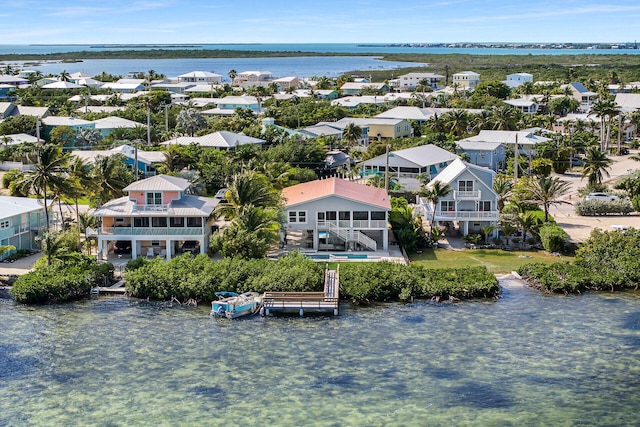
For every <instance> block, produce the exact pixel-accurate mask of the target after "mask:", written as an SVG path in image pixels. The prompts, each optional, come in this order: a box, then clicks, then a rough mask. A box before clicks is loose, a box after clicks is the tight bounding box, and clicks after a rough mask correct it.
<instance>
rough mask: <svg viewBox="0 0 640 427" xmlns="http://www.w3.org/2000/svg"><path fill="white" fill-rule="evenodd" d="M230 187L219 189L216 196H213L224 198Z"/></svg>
mask: <svg viewBox="0 0 640 427" xmlns="http://www.w3.org/2000/svg"><path fill="white" fill-rule="evenodd" d="M227 190H228V188H221V189H219V190H218V192H217V193H216V195H215V196H213V197H214V198H216V199H220V200H224V198H225V197H224V195H225V194H226V193H227Z"/></svg>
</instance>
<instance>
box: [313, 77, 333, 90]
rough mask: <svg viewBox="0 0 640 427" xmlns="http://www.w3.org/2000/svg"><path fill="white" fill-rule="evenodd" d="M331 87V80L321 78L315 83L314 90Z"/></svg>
mask: <svg viewBox="0 0 640 427" xmlns="http://www.w3.org/2000/svg"><path fill="white" fill-rule="evenodd" d="M332 87H333V80H331V79H330V78H329V77H327V76H322V77H320V78H319V79H318V80H317V81H316V89H320V90H322V89H325V90H326V89H331V88H332Z"/></svg>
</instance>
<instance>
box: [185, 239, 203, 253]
mask: <svg viewBox="0 0 640 427" xmlns="http://www.w3.org/2000/svg"><path fill="white" fill-rule="evenodd" d="M180 249H181V251H182V253H185V252H191V253H192V254H193V255H197V254H199V253H200V242H198V241H196V240H187V241H185V242H184V243H183V244H182V247H181V248H180Z"/></svg>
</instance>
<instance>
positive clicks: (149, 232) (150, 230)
mask: <svg viewBox="0 0 640 427" xmlns="http://www.w3.org/2000/svg"><path fill="white" fill-rule="evenodd" d="M98 234H102V235H105V234H106V235H121V236H179V235H186V236H201V235H202V234H204V231H203V229H202V227H102V228H99V229H98Z"/></svg>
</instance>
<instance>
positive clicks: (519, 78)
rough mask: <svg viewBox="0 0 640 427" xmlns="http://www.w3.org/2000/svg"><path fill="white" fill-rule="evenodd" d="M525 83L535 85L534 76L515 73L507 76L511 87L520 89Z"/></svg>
mask: <svg viewBox="0 0 640 427" xmlns="http://www.w3.org/2000/svg"><path fill="white" fill-rule="evenodd" d="M524 82H531V83H533V74H529V73H513V74H509V75H508V76H507V81H506V83H507V85H509V87H518V86H520V85H521V84H522V83H524Z"/></svg>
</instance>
